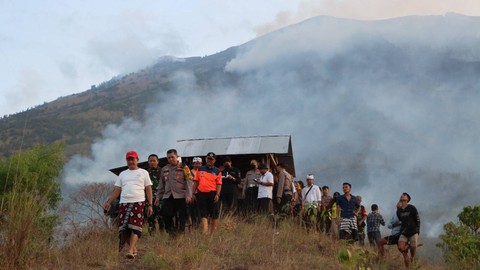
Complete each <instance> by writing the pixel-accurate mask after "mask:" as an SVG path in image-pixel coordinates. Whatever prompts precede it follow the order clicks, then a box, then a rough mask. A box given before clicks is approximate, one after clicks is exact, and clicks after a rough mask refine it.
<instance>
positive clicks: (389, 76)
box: [65, 15, 480, 236]
mask: <svg viewBox="0 0 480 270" xmlns="http://www.w3.org/2000/svg"><path fill="white" fill-rule="evenodd" d="M479 26H480V18H475V17H465V16H458V15H450V16H436V17H406V18H401V19H394V20H386V21H375V22H369V21H353V20H340V19H334V18H329V17H319V18H315V19H312V20H309V21H306V22H304V23H302V24H299V25H295V26H292V27H289V28H286V29H283V30H281V31H277V32H275V33H272V34H270V35H267V36H264V37H262V38H260V39H257V40H255V41H253V42H250V43H248V44H245V45H244V46H241V47H239V48H238V51H237V55H236V57H234V58H233V59H232V60H231V61H229V62H228V63H225V76H231V77H233V78H235V79H232V80H230V81H229V80H225V79H220V78H217V77H212V78H210V79H209V80H208V85H209V87H208V89H207V90H205V89H204V88H203V87H200V86H199V85H198V84H197V83H198V80H199V79H198V78H197V77H196V76H195V73H194V72H193V71H191V70H187V69H186V70H184V71H182V72H178V73H176V74H174V78H173V83H174V84H175V90H173V91H159V96H158V102H154V104H151V105H148V106H147V109H146V111H145V118H146V120H145V121H144V122H142V123H140V122H137V121H133V120H129V119H127V120H125V121H124V122H123V123H121V124H120V125H112V126H109V127H108V128H107V129H106V130H105V131H104V134H103V138H101V139H100V140H98V141H97V142H95V143H94V144H93V146H92V157H78V156H77V157H74V158H73V159H72V160H71V161H70V162H69V163H68V164H67V167H66V174H65V182H66V183H70V184H71V183H79V182H80V183H84V182H92V181H114V179H115V177H114V175H113V174H111V173H110V172H108V171H107V170H108V169H109V168H112V167H116V166H120V165H123V164H124V153H125V152H126V151H128V150H131V149H135V150H138V151H139V153H140V155H141V158H142V159H143V160H144V159H146V157H147V155H148V154H150V153H158V154H160V155H163V154H164V152H165V150H167V149H169V148H172V147H175V141H176V140H178V139H185V138H202V137H222V136H248V135H268V134H291V135H292V139H293V152H294V157H295V162H296V169H297V178H299V179H303V178H304V177H305V176H306V174H307V173H314V174H315V175H316V183H317V184H319V185H328V186H330V189H331V191H332V192H333V191H341V184H342V182H344V181H349V182H350V183H352V185H353V191H352V193H353V194H359V195H363V197H364V205H365V206H366V207H367V208H368V209H369V208H370V205H371V204H372V203H376V204H378V205H379V206H380V208H381V209H382V210H383V213H384V215H385V217H386V218H389V217H390V216H391V214H392V213H393V210H394V205H395V202H396V201H397V200H398V198H399V196H400V194H401V193H402V192H404V191H405V192H408V193H410V195H411V196H412V204H414V205H415V206H417V208H418V209H419V211H420V214H421V218H422V222H423V223H422V224H423V225H422V233H423V234H427V235H430V236H435V235H438V234H439V233H440V232H441V227H442V225H443V224H444V223H446V222H447V221H450V220H455V219H456V215H457V214H458V212H459V211H460V210H461V208H462V207H463V206H466V205H473V204H478V203H479V201H478V193H479V192H480V188H479V186H478V180H479V176H480V171H479V170H480V169H479V167H478V160H480V149H479V148H480V146H479V143H478V142H479V141H478V134H480V120H479V118H478V115H479V113H480V112H479V109H478V104H480V92H479V89H480V79H479V78H480V76H478V75H479V74H480V55H479V52H478V49H477V48H479V46H480V32H479V30H478V29H480V27H479ZM205 68H207V67H205ZM226 81H227V82H228V83H226ZM180 154H181V153H180Z"/></svg>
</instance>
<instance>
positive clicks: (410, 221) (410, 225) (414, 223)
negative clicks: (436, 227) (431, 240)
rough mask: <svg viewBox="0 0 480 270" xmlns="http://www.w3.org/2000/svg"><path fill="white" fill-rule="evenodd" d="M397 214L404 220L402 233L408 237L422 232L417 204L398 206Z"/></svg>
mask: <svg viewBox="0 0 480 270" xmlns="http://www.w3.org/2000/svg"><path fill="white" fill-rule="evenodd" d="M397 216H398V219H399V220H400V221H401V222H402V227H401V228H400V233H401V234H403V235H405V236H407V237H408V236H412V235H414V234H416V233H420V216H419V215H418V211H417V208H416V207H415V206H413V205H411V204H409V205H407V207H405V209H402V208H401V207H400V208H398V209H397Z"/></svg>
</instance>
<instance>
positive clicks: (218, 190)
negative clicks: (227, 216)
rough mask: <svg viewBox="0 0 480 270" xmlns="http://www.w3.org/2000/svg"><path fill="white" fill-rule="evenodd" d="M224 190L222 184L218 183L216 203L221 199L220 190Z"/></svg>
mask: <svg viewBox="0 0 480 270" xmlns="http://www.w3.org/2000/svg"><path fill="white" fill-rule="evenodd" d="M221 191H222V185H219V184H217V193H216V194H215V199H214V201H213V202H214V203H216V202H218V199H220V192H221Z"/></svg>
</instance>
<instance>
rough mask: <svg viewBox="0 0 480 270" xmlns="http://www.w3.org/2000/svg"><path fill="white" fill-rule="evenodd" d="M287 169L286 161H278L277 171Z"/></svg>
mask: <svg viewBox="0 0 480 270" xmlns="http://www.w3.org/2000/svg"><path fill="white" fill-rule="evenodd" d="M284 169H285V164H284V163H281V162H280V163H278V164H277V171H279V172H281V171H283V170H284Z"/></svg>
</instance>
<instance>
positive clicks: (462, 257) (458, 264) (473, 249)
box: [437, 206, 480, 269]
mask: <svg viewBox="0 0 480 270" xmlns="http://www.w3.org/2000/svg"><path fill="white" fill-rule="evenodd" d="M458 218H459V223H457V224H455V223H453V222H448V223H447V224H445V225H444V226H443V229H444V231H445V233H444V234H442V235H440V239H441V240H442V243H439V244H438V245H437V246H438V247H440V248H442V250H443V256H444V259H445V262H446V263H447V264H448V265H451V266H455V268H458V269H475V268H474V267H478V266H479V265H480V233H479V227H480V225H479V224H480V206H473V207H472V206H467V207H464V208H463V211H462V212H461V213H460V214H459V215H458Z"/></svg>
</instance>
